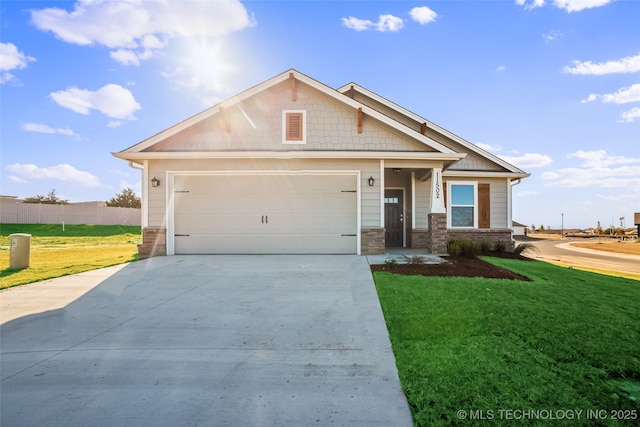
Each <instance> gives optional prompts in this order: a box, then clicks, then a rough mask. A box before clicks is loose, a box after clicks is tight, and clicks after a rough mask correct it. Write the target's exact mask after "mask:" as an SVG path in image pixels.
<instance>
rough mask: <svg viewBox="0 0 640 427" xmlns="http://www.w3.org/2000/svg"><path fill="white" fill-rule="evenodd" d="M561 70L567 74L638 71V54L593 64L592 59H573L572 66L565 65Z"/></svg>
mask: <svg viewBox="0 0 640 427" xmlns="http://www.w3.org/2000/svg"><path fill="white" fill-rule="evenodd" d="M562 71H563V72H565V73H569V74H580V75H583V76H586V75H596V76H601V75H604V74H614V73H636V72H638V71H640V54H638V55H636V56H627V57H625V58H622V59H618V60H615V61H607V62H601V63H596V64H594V63H593V62H592V61H584V62H582V61H573V66H572V67H570V66H565V67H564V68H563V69H562Z"/></svg>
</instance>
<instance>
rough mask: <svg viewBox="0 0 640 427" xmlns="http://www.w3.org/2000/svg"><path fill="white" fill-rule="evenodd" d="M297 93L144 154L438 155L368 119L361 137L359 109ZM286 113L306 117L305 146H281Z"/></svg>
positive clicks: (252, 101)
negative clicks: (304, 152)
mask: <svg viewBox="0 0 640 427" xmlns="http://www.w3.org/2000/svg"><path fill="white" fill-rule="evenodd" d="M296 92H297V93H296V95H297V96H296V101H292V100H291V88H290V85H289V83H288V82H282V83H280V84H277V85H275V86H273V87H271V88H269V89H267V90H265V91H263V92H261V93H259V94H257V95H255V96H253V97H251V98H249V99H246V100H244V101H242V103H240V104H238V105H237V106H232V107H228V108H226V109H225V111H224V113H225V114H224V115H223V114H216V115H214V116H212V117H210V118H208V119H206V120H203V121H202V122H200V123H198V124H195V125H193V126H191V127H189V128H187V129H185V130H183V131H182V132H179V133H177V134H176V135H173V136H171V137H169V138H168V139H167V140H165V141H162V142H159V143H157V144H155V145H153V146H151V147H149V148H148V149H147V150H145V151H153V152H163V151H293V150H326V151H343V150H345V151H416V152H419V151H433V149H431V148H430V147H427V146H425V145H424V144H421V143H419V142H416V141H413V140H411V138H410V137H407V136H406V135H403V134H401V133H400V132H398V131H397V130H395V129H392V128H390V127H389V126H387V125H385V124H384V123H381V122H379V121H378V120H375V119H373V118H371V117H369V116H367V115H366V114H365V115H364V118H363V132H362V133H358V111H357V110H356V109H354V108H352V107H350V106H348V105H345V104H342V103H340V102H338V101H337V100H335V99H332V98H330V97H328V96H326V95H325V94H323V93H320V92H318V91H317V90H315V89H314V88H312V87H310V86H308V85H305V84H304V83H302V82H298V83H297V85H296ZM240 107H241V108H240ZM283 110H304V111H306V123H305V124H306V126H307V134H306V138H307V142H306V144H305V145H283V144H282V111H283ZM245 114H246V116H245ZM254 126H255V127H254ZM226 129H229V132H227V131H226Z"/></svg>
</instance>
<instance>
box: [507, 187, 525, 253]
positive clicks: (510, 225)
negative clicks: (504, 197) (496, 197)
mask: <svg viewBox="0 0 640 427" xmlns="http://www.w3.org/2000/svg"><path fill="white" fill-rule="evenodd" d="M514 181H515V182H514ZM521 182H522V178H518V179H515V180H512V181H511V182H510V183H509V204H508V206H509V218H508V221H509V223H508V224H507V226H508V227H509V228H510V229H511V240H512V241H513V244H514V247H515V239H514V238H513V196H512V193H513V187H515V186H516V185H518V184H520V183H521Z"/></svg>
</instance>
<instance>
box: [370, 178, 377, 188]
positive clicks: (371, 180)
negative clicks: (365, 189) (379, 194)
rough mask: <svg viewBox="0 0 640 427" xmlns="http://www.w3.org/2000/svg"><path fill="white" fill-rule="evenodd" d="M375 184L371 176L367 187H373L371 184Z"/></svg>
mask: <svg viewBox="0 0 640 427" xmlns="http://www.w3.org/2000/svg"><path fill="white" fill-rule="evenodd" d="M375 182H376V180H375V179H373V177H372V176H370V177H369V187H373V184H374V183H375Z"/></svg>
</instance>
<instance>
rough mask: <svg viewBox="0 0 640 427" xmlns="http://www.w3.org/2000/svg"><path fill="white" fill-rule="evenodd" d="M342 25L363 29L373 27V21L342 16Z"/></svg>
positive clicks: (356, 29)
mask: <svg viewBox="0 0 640 427" xmlns="http://www.w3.org/2000/svg"><path fill="white" fill-rule="evenodd" d="M342 25H344V26H345V27H347V28H349V29H350V30H355V31H365V30H368V29H369V28H371V27H373V22H371V21H369V20H368V19H359V18H356V17H354V16H350V17H348V18H342Z"/></svg>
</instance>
